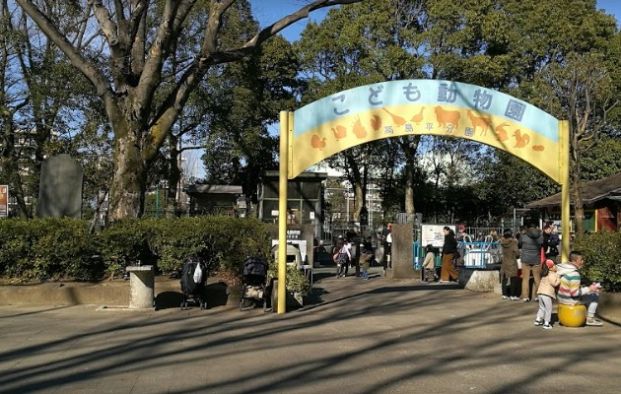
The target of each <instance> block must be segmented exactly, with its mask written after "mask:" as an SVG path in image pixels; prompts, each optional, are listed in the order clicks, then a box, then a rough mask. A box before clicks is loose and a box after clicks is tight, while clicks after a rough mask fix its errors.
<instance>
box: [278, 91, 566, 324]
mask: <svg viewBox="0 0 621 394" xmlns="http://www.w3.org/2000/svg"><path fill="white" fill-rule="evenodd" d="M407 135H438V136H446V137H454V138H464V139H468V140H472V141H477V142H480V143H483V144H486V145H489V146H491V147H494V148H496V149H500V150H503V151H505V152H507V153H509V154H511V155H513V156H515V157H518V158H520V159H522V160H523V161H525V162H527V163H528V164H530V165H532V166H533V167H535V168H537V169H539V170H540V171H541V172H543V173H544V174H546V175H547V176H548V177H550V178H551V179H552V180H553V181H554V182H556V183H558V184H560V185H561V187H562V192H561V194H562V234H563V235H564V236H563V240H562V252H561V258H562V260H563V261H566V260H567V258H568V256H569V239H570V237H569V124H568V122H567V121H561V120H558V119H556V118H554V117H553V116H552V115H550V114H548V113H546V112H544V111H542V110H540V109H539V108H537V107H535V106H533V105H531V104H528V103H526V102H524V101H522V100H519V99H517V98H515V97H512V96H509V95H507V94H504V93H501V92H498V91H495V90H491V89H487V88H483V87H480V86H475V85H470V84H465V83H459V82H451V81H440V80H402V81H390V82H383V83H377V84H373V85H366V86H361V87H357V88H354V89H350V90H346V91H343V92H340V93H337V94H334V95H332V96H328V97H324V98H322V99H320V100H317V101H315V102H313V103H310V104H308V105H306V106H304V107H302V108H300V109H298V110H297V111H295V112H289V111H282V112H281V113H280V182H279V193H280V194H279V214H278V223H279V232H278V235H279V237H278V238H279V252H278V256H279V257H278V279H279V280H278V282H279V286H278V292H279V294H278V313H285V305H286V304H285V301H286V289H285V285H284V284H285V282H286V253H285V248H286V239H287V221H286V216H287V215H286V212H287V180H288V179H293V178H295V177H296V176H297V175H299V174H300V173H302V172H303V171H304V170H306V169H307V168H308V167H310V166H312V165H314V164H316V163H318V162H320V161H321V160H324V159H326V158H328V157H330V156H332V155H334V154H336V153H339V152H341V151H343V150H346V149H348V148H351V147H353V146H357V145H361V144H364V143H366V142H371V141H375V140H379V139H383V138H390V137H401V136H407Z"/></svg>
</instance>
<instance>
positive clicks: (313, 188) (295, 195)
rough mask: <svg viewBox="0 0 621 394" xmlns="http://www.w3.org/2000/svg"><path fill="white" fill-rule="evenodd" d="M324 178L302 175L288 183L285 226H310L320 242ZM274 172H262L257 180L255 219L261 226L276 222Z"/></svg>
mask: <svg viewBox="0 0 621 394" xmlns="http://www.w3.org/2000/svg"><path fill="white" fill-rule="evenodd" d="M326 178H327V174H326V173H323V172H304V173H302V174H300V175H298V176H297V177H296V178H295V179H292V180H289V181H288V188H287V211H288V212H287V224H288V225H289V226H290V227H291V228H294V227H301V226H303V225H308V224H312V225H313V226H314V227H315V237H317V238H320V237H321V235H322V234H321V232H322V228H323V223H324V199H323V192H324V186H323V182H324V181H325V180H326ZM278 184H279V177H278V171H266V172H265V173H264V174H263V176H262V177H261V183H260V184H259V190H258V200H259V208H258V216H259V219H260V220H262V221H264V222H269V223H277V222H278V190H279V188H278Z"/></svg>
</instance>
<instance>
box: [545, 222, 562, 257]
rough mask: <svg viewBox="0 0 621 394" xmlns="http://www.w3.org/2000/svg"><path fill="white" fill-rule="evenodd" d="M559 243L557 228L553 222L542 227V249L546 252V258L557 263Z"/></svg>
mask: <svg viewBox="0 0 621 394" xmlns="http://www.w3.org/2000/svg"><path fill="white" fill-rule="evenodd" d="M560 243H561V239H560V237H559V236H558V229H557V228H556V226H555V225H554V224H553V223H548V224H547V225H546V226H545V227H544V228H543V250H544V252H545V254H546V258H548V259H550V260H552V261H554V263H555V264H558V263H559V261H558V255H559V252H558V245H559V244H560Z"/></svg>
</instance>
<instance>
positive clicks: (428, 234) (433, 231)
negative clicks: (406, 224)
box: [421, 224, 455, 248]
mask: <svg viewBox="0 0 621 394" xmlns="http://www.w3.org/2000/svg"><path fill="white" fill-rule="evenodd" d="M444 227H448V228H450V229H452V230H453V231H455V226H446V225H444V224H423V226H422V231H421V245H422V247H423V248H424V247H425V246H427V245H429V244H431V245H433V246H434V247H436V248H441V247H442V246H443V245H444V231H443V230H444Z"/></svg>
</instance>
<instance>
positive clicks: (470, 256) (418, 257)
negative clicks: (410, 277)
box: [412, 241, 501, 270]
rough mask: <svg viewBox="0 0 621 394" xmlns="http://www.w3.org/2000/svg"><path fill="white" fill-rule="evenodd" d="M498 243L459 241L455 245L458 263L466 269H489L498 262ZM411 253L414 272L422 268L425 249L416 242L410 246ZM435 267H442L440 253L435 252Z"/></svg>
mask: <svg viewBox="0 0 621 394" xmlns="http://www.w3.org/2000/svg"><path fill="white" fill-rule="evenodd" d="M499 246H500V245H499V243H498V242H485V241H472V242H470V241H460V242H458V243H457V250H458V251H459V254H460V256H461V257H460V261H461V262H463V266H464V267H466V268H481V269H489V268H491V267H492V266H493V265H494V264H498V263H499V262H500V256H501V255H500V248H499ZM412 251H413V255H414V261H413V262H412V266H413V267H414V269H416V270H420V269H421V268H422V264H423V261H424V260H425V248H424V247H423V246H421V245H420V243H419V242H418V241H415V242H414V243H413V244H412ZM435 254H436V258H435V266H436V268H437V267H440V266H441V265H442V261H441V253H440V251H439V250H436V253H435Z"/></svg>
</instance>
